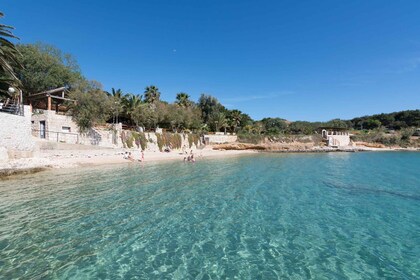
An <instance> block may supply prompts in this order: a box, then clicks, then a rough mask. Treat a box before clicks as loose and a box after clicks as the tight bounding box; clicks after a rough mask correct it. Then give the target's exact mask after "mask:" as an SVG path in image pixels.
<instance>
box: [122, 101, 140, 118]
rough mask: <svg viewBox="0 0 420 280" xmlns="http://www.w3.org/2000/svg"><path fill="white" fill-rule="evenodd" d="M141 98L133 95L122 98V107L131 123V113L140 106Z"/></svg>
mask: <svg viewBox="0 0 420 280" xmlns="http://www.w3.org/2000/svg"><path fill="white" fill-rule="evenodd" d="M141 99H142V96H141V95H134V94H126V95H125V96H124V98H123V106H124V110H125V113H126V115H127V118H128V119H130V121H131V122H133V112H134V111H135V110H136V109H137V108H138V107H139V106H141V104H142V101H141Z"/></svg>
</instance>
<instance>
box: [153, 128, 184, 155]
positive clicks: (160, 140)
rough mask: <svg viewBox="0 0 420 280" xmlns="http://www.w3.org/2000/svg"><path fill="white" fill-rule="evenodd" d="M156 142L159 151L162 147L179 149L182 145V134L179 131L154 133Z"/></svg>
mask: <svg viewBox="0 0 420 280" xmlns="http://www.w3.org/2000/svg"><path fill="white" fill-rule="evenodd" d="M156 137H157V144H158V147H159V151H161V152H163V148H164V147H168V148H169V149H171V150H172V149H181V147H182V136H181V134H179V133H168V132H164V133H156Z"/></svg>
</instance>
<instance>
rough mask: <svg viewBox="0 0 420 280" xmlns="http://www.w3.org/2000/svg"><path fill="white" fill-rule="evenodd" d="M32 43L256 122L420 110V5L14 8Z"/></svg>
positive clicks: (110, 82)
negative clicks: (209, 99)
mask: <svg viewBox="0 0 420 280" xmlns="http://www.w3.org/2000/svg"><path fill="white" fill-rule="evenodd" d="M0 9H1V11H3V12H4V13H5V18H4V19H3V20H2V22H3V23H6V24H9V25H13V26H14V27H15V28H16V30H15V34H16V35H18V36H19V37H20V38H21V42H22V43H33V42H37V41H41V42H45V43H49V44H52V45H54V46H56V47H58V48H60V49H62V50H63V51H64V52H68V53H71V54H73V55H74V56H75V58H76V59H77V60H78V62H79V64H80V66H81V69H82V72H83V74H84V75H85V76H86V77H87V78H89V79H93V80H97V81H100V82H101V83H102V84H103V85H104V89H105V90H110V89H111V88H112V87H114V88H121V89H122V90H123V91H124V92H131V93H142V92H143V90H144V87H145V86H147V85H151V84H153V85H156V86H158V87H159V89H160V90H161V92H162V99H164V100H167V101H173V100H174V98H175V95H176V93H178V92H181V91H183V92H187V93H189V94H190V95H191V96H192V99H194V100H197V99H198V97H199V96H200V94H201V93H207V94H211V95H214V96H216V97H217V98H218V99H219V100H220V101H221V102H222V103H223V104H224V105H225V106H227V107H228V108H230V109H233V108H238V109H240V110H242V111H243V112H246V113H248V114H249V115H251V117H253V118H255V119H261V118H263V117H282V118H286V119H288V120H308V121H327V120H330V119H333V118H342V119H348V118H352V117H356V116H361V115H367V114H374V113H381V112H393V111H399V110H407V109H419V108H420V16H419V15H420V1H418V0H414V1H409V0H406V1H386V0H369V1H366V0H361V1H357V0H351V1H350V0H348V1H335V0H322V1H294V0H291V1H280V0H278V1H247V0H241V1H236V0H235V1H234V0H231V1H227V0H223V1H220V0H211V1H207V0H203V1H199V0H188V1H187V0H177V1H173V0H166V1H127V0H120V1H106V0H102V1H99V0H90V1H82V0H72V1H70V0H60V1H56V0H37V1H33V0H2V5H1V8H0Z"/></svg>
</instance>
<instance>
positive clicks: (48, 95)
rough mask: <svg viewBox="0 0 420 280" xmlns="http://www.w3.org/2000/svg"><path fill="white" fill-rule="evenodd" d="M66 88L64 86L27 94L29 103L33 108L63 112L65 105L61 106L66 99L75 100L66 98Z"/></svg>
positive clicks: (65, 109) (65, 108)
mask: <svg viewBox="0 0 420 280" xmlns="http://www.w3.org/2000/svg"><path fill="white" fill-rule="evenodd" d="M67 95H68V90H67V89H66V88H65V87H60V88H56V89H51V90H47V91H43V92H39V93H34V94H30V95H29V96H28V100H29V105H30V106H31V108H33V109H43V110H52V108H53V106H54V107H55V108H54V109H55V111H56V112H59V111H62V112H65V111H67V107H66V106H63V103H64V102H66V101H70V102H76V101H75V100H74V99H70V98H67Z"/></svg>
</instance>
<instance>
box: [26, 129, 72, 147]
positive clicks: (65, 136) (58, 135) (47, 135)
mask: <svg viewBox="0 0 420 280" xmlns="http://www.w3.org/2000/svg"><path fill="white" fill-rule="evenodd" d="M32 135H33V136H35V137H38V138H42V139H46V140H50V141H56V142H60V143H69V144H79V134H78V133H72V132H62V131H51V130H39V129H32Z"/></svg>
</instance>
